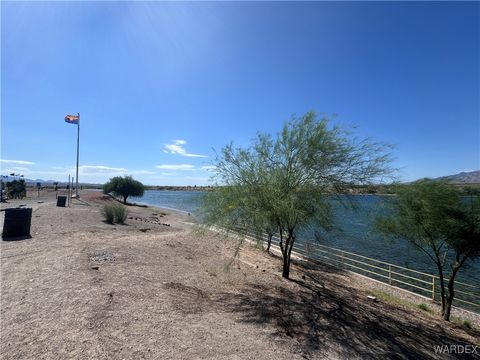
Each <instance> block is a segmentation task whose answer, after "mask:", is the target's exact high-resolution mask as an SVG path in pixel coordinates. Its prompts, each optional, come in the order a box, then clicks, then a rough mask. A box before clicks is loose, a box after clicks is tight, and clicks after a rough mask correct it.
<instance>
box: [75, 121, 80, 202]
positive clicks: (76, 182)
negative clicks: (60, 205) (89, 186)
mask: <svg viewBox="0 0 480 360" xmlns="http://www.w3.org/2000/svg"><path fill="white" fill-rule="evenodd" d="M79 154H80V113H78V123H77V174H76V175H77V176H76V177H75V197H76V198H78V157H79Z"/></svg>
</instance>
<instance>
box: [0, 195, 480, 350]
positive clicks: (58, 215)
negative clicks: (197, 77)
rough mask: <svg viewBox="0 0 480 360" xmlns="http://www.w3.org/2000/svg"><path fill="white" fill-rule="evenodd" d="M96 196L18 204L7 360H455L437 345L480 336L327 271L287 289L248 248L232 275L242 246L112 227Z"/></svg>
mask: <svg viewBox="0 0 480 360" xmlns="http://www.w3.org/2000/svg"><path fill="white" fill-rule="evenodd" d="M92 193H94V192H85V193H84V194H83V195H82V198H83V199H85V200H86V201H87V202H88V204H81V203H74V204H72V206H71V207H70V208H58V207H56V206H55V199H54V195H53V197H52V194H45V195H44V196H42V197H41V198H38V199H36V198H32V199H28V200H27V201H25V200H24V201H19V203H22V204H28V205H31V206H33V207H34V213H33V216H32V231H31V234H32V239H28V240H23V241H18V242H6V241H2V243H1V248H0V250H1V274H0V275H1V279H0V280H1V298H0V300H1V328H0V330H1V333H0V336H1V345H0V346H1V348H0V350H1V356H2V358H5V359H65V358H75V359H141V358H146V359H302V358H303V359H304V358H308V359H362V358H396V359H413V358H415V359H437V358H452V359H453V358H458V357H456V356H454V355H452V356H450V357H449V355H438V354H435V352H434V346H435V345H451V344H465V345H467V344H472V345H480V341H479V333H478V332H476V331H473V330H468V329H464V328H463V327H460V326H458V325H455V324H448V325H446V327H444V328H443V325H444V323H443V322H442V321H441V320H438V319H437V318H436V317H435V316H434V315H432V314H429V313H426V312H422V311H421V310H419V309H415V308H409V307H405V306H400V305H394V304H390V303H387V302H382V301H379V302H376V303H373V302H371V301H369V300H367V299H366V295H367V293H368V292H367V291H366V290H364V289H362V288H364V285H362V284H361V283H360V282H359V281H358V279H357V278H355V277H353V276H351V275H350V274H348V273H345V272H342V271H339V270H336V269H333V268H332V267H328V266H324V267H322V266H319V267H316V268H312V267H311V266H310V265H309V264H304V266H298V265H297V266H295V267H294V269H292V274H293V276H292V280H291V281H286V280H283V279H282V278H281V276H280V261H279V260H278V259H277V258H275V257H273V256H271V255H267V254H265V253H264V252H262V251H261V250H257V249H253V248H249V247H247V246H245V247H244V248H243V249H242V251H241V254H240V257H239V259H236V260H235V261H234V262H233V265H232V266H230V268H229V270H228V271H226V270H225V266H226V264H227V263H228V262H229V261H230V260H231V258H232V255H233V249H234V244H233V242H232V241H228V240H226V239H224V238H222V237H218V236H215V235H213V234H212V233H208V232H205V233H201V232H198V231H193V230H192V226H191V225H190V223H191V222H192V220H193V218H192V217H189V216H188V215H186V214H183V213H180V212H176V211H173V210H171V209H169V210H166V209H161V208H157V207H152V206H150V205H149V206H148V207H145V208H144V207H134V206H131V207H129V211H130V214H129V217H130V218H129V219H127V224H126V225H109V224H106V223H104V222H103V221H102V220H103V219H102V217H101V214H100V209H101V206H102V205H103V204H104V203H105V200H102V199H99V198H98V196H90V194H92ZM96 193H97V194H96V195H101V194H98V192H96ZM39 201H42V203H39ZM12 204H14V202H12V203H10V204H7V205H12ZM4 207H5V206H4V204H2V208H4ZM162 213H166V214H165V215H163V214H162ZM1 217H2V221H3V213H2V215H1ZM166 224H168V225H169V226H167V225H166ZM474 356H476V357H474ZM472 357H473V358H480V353H479V354H477V355H472ZM465 358H468V357H465Z"/></svg>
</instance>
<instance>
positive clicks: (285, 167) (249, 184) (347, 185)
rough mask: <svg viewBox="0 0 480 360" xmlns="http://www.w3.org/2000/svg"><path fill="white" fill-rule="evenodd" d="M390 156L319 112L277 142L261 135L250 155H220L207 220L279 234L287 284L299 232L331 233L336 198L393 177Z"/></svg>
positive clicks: (230, 151) (243, 151) (231, 150)
mask: <svg viewBox="0 0 480 360" xmlns="http://www.w3.org/2000/svg"><path fill="white" fill-rule="evenodd" d="M388 149H389V147H388V146H386V145H384V144H379V143H374V142H371V141H369V140H368V139H365V140H357V139H355V138H353V137H351V135H350V133H349V132H347V131H346V130H344V129H342V128H340V127H332V126H330V121H329V119H328V117H323V118H321V119H319V118H318V117H317V116H316V114H315V113H313V112H309V113H307V114H305V115H304V116H302V117H300V118H292V120H291V121H289V122H287V123H286V124H285V125H284V126H283V129H282V130H281V131H280V132H279V133H278V134H276V136H271V135H268V134H258V135H257V137H256V139H254V140H253V141H252V144H251V146H250V147H248V148H239V147H234V146H233V144H229V145H227V146H225V147H224V148H223V149H222V151H221V153H219V154H218V156H217V158H216V160H215V161H214V165H215V176H216V180H217V183H218V185H220V186H219V187H218V188H217V189H216V190H215V191H213V192H210V193H209V194H207V195H206V196H205V201H204V207H203V209H204V217H203V218H204V221H205V222H206V223H207V224H216V225H220V226H223V227H226V228H234V227H236V226H246V227H250V228H251V229H252V230H256V231H257V232H262V231H263V232H267V233H268V230H269V229H270V232H271V230H272V229H275V232H276V233H277V234H278V236H279V238H280V241H279V247H280V250H281V252H282V259H283V272H282V275H283V277H285V278H288V277H289V274H290V263H291V252H292V249H293V245H294V243H295V240H296V237H297V232H298V228H299V227H301V226H302V225H308V224H312V223H314V224H315V226H320V227H322V228H324V229H330V228H332V226H333V223H332V212H331V209H330V204H331V196H332V195H336V194H339V193H342V192H345V191H347V190H348V189H351V188H352V187H354V186H359V185H365V184H371V183H373V182H378V181H380V180H381V179H382V177H384V176H386V175H388V174H390V169H389V167H388V164H389V155H388Z"/></svg>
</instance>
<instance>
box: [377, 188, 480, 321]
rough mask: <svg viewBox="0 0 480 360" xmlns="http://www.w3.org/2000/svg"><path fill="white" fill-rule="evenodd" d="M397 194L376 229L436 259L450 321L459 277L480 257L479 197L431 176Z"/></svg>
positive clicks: (444, 313) (446, 313)
mask: <svg viewBox="0 0 480 360" xmlns="http://www.w3.org/2000/svg"><path fill="white" fill-rule="evenodd" d="M396 194H397V196H396V197H395V198H393V199H392V200H391V201H390V206H391V210H390V215H389V216H384V217H380V218H379V219H378V220H377V228H378V230H379V231H380V232H381V233H382V234H384V235H385V236H386V237H392V238H394V239H399V240H404V241H405V240H406V241H408V242H409V243H410V244H412V245H413V246H414V247H416V248H417V249H419V250H420V251H421V252H423V253H424V254H425V255H426V256H427V257H428V258H429V259H430V260H432V261H433V263H434V264H435V265H436V267H437V270H438V276H439V280H440V281H439V282H440V284H439V285H440V298H441V302H442V317H443V318H444V319H445V320H447V321H449V320H450V311H451V307H452V302H453V299H454V295H455V291H454V287H455V279H456V276H457V274H458V272H459V270H460V269H461V268H462V267H463V266H464V264H465V263H466V262H467V261H468V260H469V259H473V258H474V257H478V256H480V199H479V197H478V196H475V194H474V193H473V192H472V193H470V195H469V196H462V194H461V192H460V191H459V190H458V189H456V188H455V187H454V186H452V185H449V184H448V183H446V182H442V181H434V180H428V179H424V180H420V181H417V182H414V183H412V184H409V185H399V186H397V188H396ZM445 283H447V286H446V287H445Z"/></svg>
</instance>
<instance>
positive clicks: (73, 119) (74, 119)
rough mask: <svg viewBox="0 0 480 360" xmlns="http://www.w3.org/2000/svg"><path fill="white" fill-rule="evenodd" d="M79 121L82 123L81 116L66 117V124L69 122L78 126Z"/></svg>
mask: <svg viewBox="0 0 480 360" xmlns="http://www.w3.org/2000/svg"><path fill="white" fill-rule="evenodd" d="M79 121H80V116H77V115H67V116H65V122H67V123H69V124H76V125H78V122H79Z"/></svg>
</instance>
